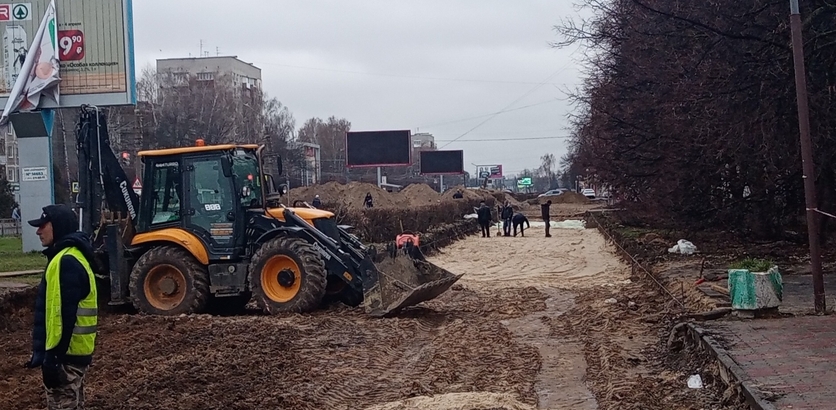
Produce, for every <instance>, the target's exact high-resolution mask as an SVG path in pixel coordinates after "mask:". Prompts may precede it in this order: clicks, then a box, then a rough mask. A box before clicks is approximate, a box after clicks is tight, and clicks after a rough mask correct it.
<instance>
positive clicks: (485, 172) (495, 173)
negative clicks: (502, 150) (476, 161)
mask: <svg viewBox="0 0 836 410" xmlns="http://www.w3.org/2000/svg"><path fill="white" fill-rule="evenodd" d="M476 175H478V176H479V179H485V178H490V179H502V178H503V175H502V165H477V166H476Z"/></svg>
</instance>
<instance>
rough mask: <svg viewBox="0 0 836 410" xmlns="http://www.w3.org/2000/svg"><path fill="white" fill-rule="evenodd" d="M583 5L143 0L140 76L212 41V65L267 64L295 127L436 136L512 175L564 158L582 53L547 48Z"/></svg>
mask: <svg viewBox="0 0 836 410" xmlns="http://www.w3.org/2000/svg"><path fill="white" fill-rule="evenodd" d="M572 3H573V0H517V1H512V0H410V1H396V0H362V1H361V0H352V1H349V0H305V1H303V0H297V1H284V0H281V1H277V0H260V1H257V0H239V1H216V0H177V1H172V0H168V1H162V0H138V1H134V2H133V7H134V30H135V44H136V58H137V70H138V71H141V70H142V69H143V68H145V67H146V66H153V65H154V62H155V60H156V59H158V58H173V57H187V56H189V55H190V54H191V55H192V56H197V55H199V54H200V42H201V40H202V41H203V49H204V50H205V51H209V52H210V53H211V55H215V54H216V53H217V52H220V54H221V55H236V56H238V58H240V59H242V60H244V61H247V62H251V63H253V64H255V65H256V66H258V67H260V68H261V69H262V78H263V88H264V90H265V91H266V92H267V93H268V94H269V95H270V96H271V97H276V98H278V99H279V100H280V101H281V102H282V103H283V104H284V105H286V106H287V107H288V108H289V109H290V111H291V112H292V113H293V115H294V117H295V119H296V124H297V129H298V127H299V126H301V124H302V123H303V122H304V121H305V120H307V119H308V118H311V117H320V118H323V119H325V118H327V117H329V116H331V115H334V116H337V117H343V118H346V119H347V120H349V121H351V124H352V129H353V130H358V131H359V130H378V129H411V130H412V132H413V133H415V132H429V133H432V134H433V135H434V136H435V138H436V141H438V145H439V147H440V148H442V149H463V150H464V152H465V154H464V155H465V165H466V169H468V170H469V171H470V172H474V171H475V169H474V167H473V166H472V165H471V163H474V164H479V165H482V164H502V165H503V167H504V170H505V173H506V174H513V173H517V172H519V171H521V170H522V169H524V168H536V167H537V166H538V165H539V157H540V156H541V155H543V154H544V153H553V154H554V155H555V156H557V157H558V158H559V157H560V156H562V155H563V154H564V153H565V152H566V149H565V140H564V139H561V138H559V137H565V136H566V135H567V134H568V129H567V127H568V122H567V114H568V113H569V112H570V110H571V109H572V107H571V106H570V105H569V103H568V101H567V98H566V94H565V90H567V89H574V88H575V87H576V86H577V85H578V84H579V83H580V81H581V74H580V72H579V70H580V65H579V58H580V56H581V53H580V52H578V50H577V49H576V48H575V47H573V48H571V49H560V50H558V49H554V48H552V47H550V46H549V42H553V41H556V40H557V36H556V34H555V32H554V30H553V27H554V26H555V25H556V24H558V23H559V22H560V19H561V18H567V17H573V16H577V13H578V12H577V11H576V9H575V7H573V5H572ZM503 110H505V111H507V112H503V113H501V114H497V115H495V116H490V115H489V114H492V113H496V112H499V111H503ZM457 138H459V140H458V141H456V142H449V141H452V140H454V139H457ZM535 138H536V139H535ZM491 140H494V141H491ZM497 140H505V141H497Z"/></svg>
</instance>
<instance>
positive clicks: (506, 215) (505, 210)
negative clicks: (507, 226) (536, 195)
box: [501, 205, 514, 219]
mask: <svg viewBox="0 0 836 410" xmlns="http://www.w3.org/2000/svg"><path fill="white" fill-rule="evenodd" d="M513 216H514V208H511V205H506V206H504V207H502V215H501V217H502V219H511V218H512V217H513Z"/></svg>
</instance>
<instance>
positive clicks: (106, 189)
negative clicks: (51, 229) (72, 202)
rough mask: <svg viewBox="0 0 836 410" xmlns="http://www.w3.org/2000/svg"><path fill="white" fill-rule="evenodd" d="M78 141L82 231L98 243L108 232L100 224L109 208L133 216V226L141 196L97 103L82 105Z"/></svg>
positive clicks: (114, 211) (113, 211) (79, 206)
mask: <svg viewBox="0 0 836 410" xmlns="http://www.w3.org/2000/svg"><path fill="white" fill-rule="evenodd" d="M76 141H77V142H76V149H77V154H78V182H79V194H78V198H77V199H76V204H77V206H78V209H79V210H80V212H79V214H80V216H81V229H82V231H84V232H86V233H88V234H90V235H91V237H93V240H94V243H96V242H97V239H99V238H100V236H101V235H102V234H103V233H104V232H101V231H102V230H101V229H100V228H101V226H100V225H101V220H102V212H103V211H105V210H109V211H110V212H112V213H119V214H121V215H122V216H123V217H129V218H130V223H131V227H132V228H133V227H135V226H136V219H137V212H138V210H139V198H138V197H137V195H136V193H135V192H134V191H133V189H132V186H131V183H130V182H129V181H128V176H127V174H126V173H125V171H124V170H123V169H122V166H121V165H120V164H119V160H118V159H117V157H116V155H115V154H114V153H113V150H112V149H111V148H110V138H109V136H108V130H107V119H106V116H105V113H104V112H102V111H101V110H99V109H98V108H97V107H90V106H85V107H82V108H81V115H80V118H79V122H78V125H77V127H76Z"/></svg>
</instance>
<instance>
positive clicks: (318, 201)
mask: <svg viewBox="0 0 836 410" xmlns="http://www.w3.org/2000/svg"><path fill="white" fill-rule="evenodd" d="M311 205H312V206H313V207H314V208H316V209H321V208H322V200H321V199H319V194H317V195H316V196H315V197H314V199H313V203H311Z"/></svg>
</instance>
